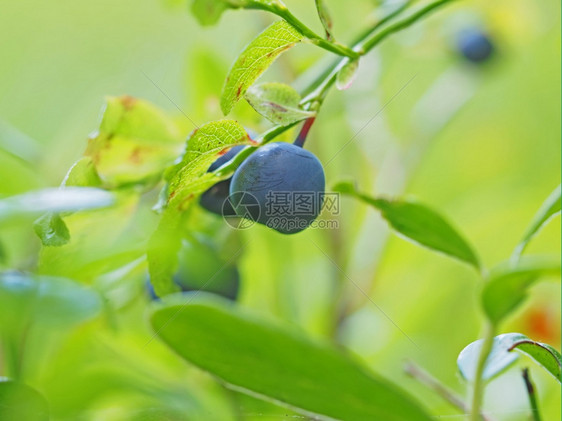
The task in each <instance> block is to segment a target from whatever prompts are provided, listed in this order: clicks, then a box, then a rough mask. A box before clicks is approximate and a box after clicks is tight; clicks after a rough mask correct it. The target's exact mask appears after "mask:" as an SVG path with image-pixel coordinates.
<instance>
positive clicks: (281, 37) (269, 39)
mask: <svg viewBox="0 0 562 421" xmlns="http://www.w3.org/2000/svg"><path fill="white" fill-rule="evenodd" d="M302 38H303V35H302V34H301V33H300V32H299V31H298V30H297V29H295V28H294V27H293V26H291V25H290V24H288V23H287V22H285V21H279V22H275V23H274V24H272V25H270V26H269V27H268V28H266V29H265V30H264V31H263V32H262V33H261V34H259V35H258V36H257V37H256V38H255V39H254V40H253V41H252V42H251V43H250V44H249V45H248V46H247V47H246V48H245V49H244V51H242V53H241V54H240V56H238V58H237V59H236V61H235V62H234V64H233V66H232V68H231V69H230V72H229V74H228V77H227V78H226V83H225V85H224V88H223V91H222V96H221V109H222V111H223V113H224V114H225V115H226V114H228V113H229V112H230V110H231V109H232V107H233V106H234V104H236V102H238V100H240V98H241V97H242V96H243V95H244V94H245V93H246V91H247V90H248V88H249V87H250V86H251V85H252V84H253V83H254V82H255V81H256V79H257V78H258V77H259V76H260V75H261V74H262V73H263V72H265V70H266V69H267V68H268V67H269V66H270V65H271V63H273V61H274V60H275V59H276V58H277V57H278V56H279V55H280V54H281V53H282V52H283V51H285V50H287V49H289V48H291V47H292V46H293V45H295V43H297V42H300V41H301V40H302Z"/></svg>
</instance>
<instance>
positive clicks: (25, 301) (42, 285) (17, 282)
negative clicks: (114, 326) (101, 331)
mask: <svg viewBox="0 0 562 421" xmlns="http://www.w3.org/2000/svg"><path fill="white" fill-rule="evenodd" d="M101 304H102V303H101V299H100V296H99V294H98V293H97V292H95V291H94V290H92V289H90V288H88V287H85V286H83V285H80V284H77V283H76V282H73V281H71V280H69V279H65V278H58V277H51V276H36V275H26V274H23V273H20V272H4V273H0V329H14V330H17V329H19V328H21V327H22V326H25V325H26V323H28V322H32V323H37V324H40V325H43V326H56V327H61V326H68V325H73V324H77V323H81V322H83V321H86V320H88V319H90V318H92V317H94V316H95V315H96V314H97V313H98V312H99V311H100V309H101Z"/></svg>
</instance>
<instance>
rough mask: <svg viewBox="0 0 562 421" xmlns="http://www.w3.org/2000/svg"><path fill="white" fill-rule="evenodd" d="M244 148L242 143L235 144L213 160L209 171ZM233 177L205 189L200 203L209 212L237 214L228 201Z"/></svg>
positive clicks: (225, 214) (228, 214)
mask: <svg viewBox="0 0 562 421" xmlns="http://www.w3.org/2000/svg"><path fill="white" fill-rule="evenodd" d="M243 148H244V146H242V145H239V146H234V147H233V148H231V149H230V150H229V151H228V152H226V153H225V154H224V155H222V156H221V157H219V158H218V159H217V160H216V161H215V162H213V163H212V164H211V166H210V167H209V169H208V170H207V172H211V171H214V170H216V169H218V168H220V167H222V166H223V165H224V164H226V163H227V162H228V161H230V160H231V159H232V158H234V157H235V156H236V155H237V154H238V152H240V151H241V150H242V149H243ZM231 179H232V177H231V178H228V179H226V180H222V181H219V182H218V183H217V184H215V185H214V186H213V187H211V188H210V189H208V190H207V191H205V193H203V194H202V195H201V198H200V199H199V204H200V205H201V206H202V207H203V208H205V209H207V210H208V211H209V212H213V213H216V214H217V215H224V216H235V215H236V212H234V209H233V208H232V205H231V204H230V202H229V201H226V198H227V197H228V194H229V190H230V180H231ZM225 201H226V202H225Z"/></svg>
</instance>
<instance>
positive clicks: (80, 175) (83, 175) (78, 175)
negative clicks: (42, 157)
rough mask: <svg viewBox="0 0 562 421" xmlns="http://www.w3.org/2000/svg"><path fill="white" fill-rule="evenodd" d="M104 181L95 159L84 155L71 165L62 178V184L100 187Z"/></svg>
mask: <svg viewBox="0 0 562 421" xmlns="http://www.w3.org/2000/svg"><path fill="white" fill-rule="evenodd" d="M101 184H102V181H101V179H100V176H99V174H98V172H97V171H96V166H95V165H94V161H93V160H92V158H90V157H87V156H85V157H82V158H80V159H79V160H78V161H76V162H75V163H74V165H72V167H70V169H69V170H68V172H67V173H66V176H65V177H64V179H63V180H62V184H61V185H62V186H77V187H99V186H101Z"/></svg>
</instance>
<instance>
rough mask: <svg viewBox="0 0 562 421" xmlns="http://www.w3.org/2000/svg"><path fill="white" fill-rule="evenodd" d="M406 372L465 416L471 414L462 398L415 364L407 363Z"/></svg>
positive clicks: (488, 419)
mask: <svg viewBox="0 0 562 421" xmlns="http://www.w3.org/2000/svg"><path fill="white" fill-rule="evenodd" d="M404 372H405V373H406V374H408V375H409V376H411V377H412V378H414V379H415V380H417V381H418V382H420V383H421V384H423V385H425V386H427V387H428V388H429V389H431V390H433V391H434V392H435V393H437V394H438V395H439V396H441V397H442V398H443V399H444V400H445V401H447V402H449V403H450V404H451V405H452V406H454V407H455V408H457V409H459V410H460V411H461V412H462V413H463V414H468V413H469V412H470V407H469V406H468V405H467V404H466V403H465V402H464V400H463V399H462V398H461V397H459V396H458V395H457V394H456V393H455V392H453V391H452V390H451V389H449V388H448V387H447V386H445V385H444V384H442V383H441V382H440V381H439V380H437V379H436V378H435V377H433V376H432V375H431V374H429V373H428V372H427V371H425V370H424V369H423V368H421V367H420V366H419V365H417V364H416V363H415V362H413V361H406V362H405V364H404ZM481 416H482V419H483V420H484V421H492V419H491V418H490V417H489V416H488V415H485V414H481Z"/></svg>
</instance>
